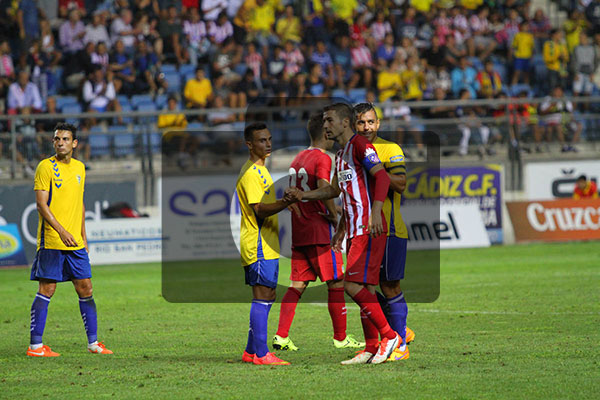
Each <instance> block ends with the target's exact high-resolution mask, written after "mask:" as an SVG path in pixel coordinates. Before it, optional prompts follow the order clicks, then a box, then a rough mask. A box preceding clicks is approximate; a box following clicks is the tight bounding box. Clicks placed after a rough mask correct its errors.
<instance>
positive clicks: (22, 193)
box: [0, 181, 137, 260]
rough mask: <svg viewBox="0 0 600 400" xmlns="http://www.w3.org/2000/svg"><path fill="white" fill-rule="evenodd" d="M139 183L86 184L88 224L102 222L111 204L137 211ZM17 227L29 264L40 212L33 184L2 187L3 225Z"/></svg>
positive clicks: (0, 207)
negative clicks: (136, 188)
mask: <svg viewBox="0 0 600 400" xmlns="http://www.w3.org/2000/svg"><path fill="white" fill-rule="evenodd" d="M135 187H136V183H135V182H134V181H132V182H119V183H112V182H87V183H86V184H85V196H84V203H85V216H86V219H87V221H90V220H94V221H96V220H100V219H101V218H102V210H103V209H104V208H107V207H108V206H109V205H110V204H111V203H115V202H118V201H125V202H127V203H129V204H131V205H132V206H133V207H134V208H135V207H136V204H137V202H136V196H135ZM6 223H14V224H17V226H18V227H19V229H20V232H21V234H22V238H23V247H24V249H25V255H26V256H27V259H28V260H33V258H34V257H35V251H36V247H37V237H36V236H37V227H38V212H37V207H36V204H35V193H34V191H33V182H32V183H31V185H3V186H0V225H3V224H6Z"/></svg>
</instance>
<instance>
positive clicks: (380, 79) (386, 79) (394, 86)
mask: <svg viewBox="0 0 600 400" xmlns="http://www.w3.org/2000/svg"><path fill="white" fill-rule="evenodd" d="M377 90H378V91H379V102H380V103H383V102H385V101H387V100H388V99H391V98H392V97H399V96H400V93H401V90H402V75H401V73H400V60H399V59H397V58H396V59H393V60H391V61H390V62H389V63H387V64H386V66H385V68H383V69H382V70H381V71H380V72H379V74H378V75H377Z"/></svg>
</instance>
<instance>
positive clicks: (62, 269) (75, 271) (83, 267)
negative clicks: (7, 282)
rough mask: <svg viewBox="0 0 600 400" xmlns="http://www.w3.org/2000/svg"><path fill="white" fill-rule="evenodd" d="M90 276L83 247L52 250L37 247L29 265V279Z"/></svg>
mask: <svg viewBox="0 0 600 400" xmlns="http://www.w3.org/2000/svg"><path fill="white" fill-rule="evenodd" d="M91 277H92V267H91V265H90V258H89V257H88V253H87V251H85V249H79V250H54V249H39V250H38V251H37V253H36V254H35V259H34V260H33V265H32V266H31V278H30V279H31V280H32V281H39V280H40V279H41V278H43V279H49V280H53V281H57V282H66V281H71V280H73V279H88V278H91Z"/></svg>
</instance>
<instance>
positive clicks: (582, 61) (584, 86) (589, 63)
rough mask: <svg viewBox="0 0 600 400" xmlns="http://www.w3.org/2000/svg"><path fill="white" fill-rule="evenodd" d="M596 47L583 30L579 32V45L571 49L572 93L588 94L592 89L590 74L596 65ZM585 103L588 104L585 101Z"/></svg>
mask: <svg viewBox="0 0 600 400" xmlns="http://www.w3.org/2000/svg"><path fill="white" fill-rule="evenodd" d="M599 56H600V54H597V53H596V48H595V47H594V46H593V45H592V44H591V43H590V41H589V38H588V36H587V35H586V34H585V32H582V33H581V39H580V42H579V45H578V46H577V47H575V49H574V50H573V61H572V62H573V71H574V72H575V76H574V78H573V95H574V96H589V95H591V94H592V91H593V90H594V83H593V81H592V74H593V73H594V72H595V71H596V68H597V67H598V61H597V59H598V57H599ZM585 105H588V103H586V104H585Z"/></svg>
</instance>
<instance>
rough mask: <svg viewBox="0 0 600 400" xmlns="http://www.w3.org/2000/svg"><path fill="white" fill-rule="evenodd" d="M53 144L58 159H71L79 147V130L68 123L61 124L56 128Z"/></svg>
mask: <svg viewBox="0 0 600 400" xmlns="http://www.w3.org/2000/svg"><path fill="white" fill-rule="evenodd" d="M52 143H53V145H54V150H55V151H56V157H57V158H59V159H63V158H65V157H71V156H72V155H73V150H74V149H75V148H76V147H77V128H76V127H75V126H73V125H71V124H68V123H66V122H59V123H58V124H56V127H55V128H54V137H53V138H52Z"/></svg>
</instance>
